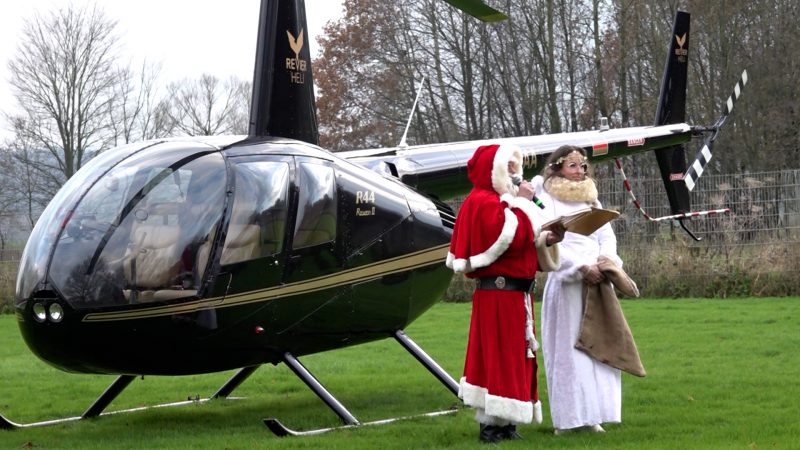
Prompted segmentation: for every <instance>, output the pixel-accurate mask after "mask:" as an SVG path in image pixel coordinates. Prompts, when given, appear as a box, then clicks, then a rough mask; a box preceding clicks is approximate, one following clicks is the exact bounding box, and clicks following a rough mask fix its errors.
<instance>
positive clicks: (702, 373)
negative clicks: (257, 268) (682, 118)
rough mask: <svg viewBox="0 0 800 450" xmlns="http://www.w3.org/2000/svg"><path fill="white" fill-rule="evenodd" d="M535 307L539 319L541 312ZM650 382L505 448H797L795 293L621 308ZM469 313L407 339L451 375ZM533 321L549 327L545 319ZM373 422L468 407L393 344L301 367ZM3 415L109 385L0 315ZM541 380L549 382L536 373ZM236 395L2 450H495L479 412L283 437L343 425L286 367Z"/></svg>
mask: <svg viewBox="0 0 800 450" xmlns="http://www.w3.org/2000/svg"><path fill="white" fill-rule="evenodd" d="M538 306H539V305H537V312H538ZM623 308H624V310H625V312H626V315H627V317H628V321H629V323H630V325H631V328H632V330H633V333H634V336H635V338H636V342H637V345H638V347H639V351H640V353H641V356H642V360H643V362H644V364H645V368H646V369H647V372H648V376H647V377H646V378H636V377H632V376H627V375H625V376H624V377H623V423H622V424H620V425H609V426H607V427H606V429H607V431H608V432H607V433H605V434H602V435H593V434H585V433H577V434H569V435H565V436H558V437H556V436H553V434H552V431H553V430H552V425H551V424H550V421H549V417H548V416H549V414H548V412H547V406H548V405H547V397H546V391H545V392H542V394H543V403H544V406H545V423H544V424H542V425H539V426H535V425H525V426H522V427H520V431H521V433H522V434H523V435H524V437H525V439H524V440H523V441H518V442H504V443H502V444H501V445H502V446H503V447H505V448H527V449H530V448H569V449H574V448H603V449H622V448H628V449H658V448H664V449H685V448H690V449H712V448H720V449H730V448H741V449H757V448H761V449H764V448H769V449H773V448H778V449H789V448H798V446H800V420H798V418H800V356H799V355H798V348H800V298H796V297H795V298H780V299H743V300H639V301H624V302H623ZM469 313H470V305H468V304H439V305H437V306H435V307H434V308H433V309H432V310H431V311H429V312H428V313H426V314H425V315H423V317H422V318H420V319H419V320H418V321H417V322H415V323H414V324H413V325H412V326H411V327H409V329H408V330H407V332H408V335H409V336H410V337H411V338H412V339H414V340H415V341H416V342H417V343H418V344H419V345H420V346H421V347H422V348H424V349H425V350H426V351H427V352H428V353H429V354H430V355H431V356H433V357H434V358H435V359H436V360H437V361H438V362H439V364H441V365H442V367H444V368H445V369H446V370H447V371H448V372H449V373H450V374H451V375H453V377H454V378H456V379H457V378H458V377H459V376H460V373H461V365H462V363H463V357H464V348H465V344H466V336H467V327H468V321H469ZM537 325H538V324H537ZM302 362H303V363H304V364H305V365H306V367H307V368H308V369H309V370H310V371H311V372H312V373H314V374H315V375H316V377H317V378H318V379H319V380H320V382H322V383H323V384H324V385H325V386H326V387H327V388H328V389H329V390H330V391H331V392H332V393H333V394H334V395H335V396H336V397H337V398H338V399H339V400H340V401H341V402H342V403H343V404H344V405H345V406H346V407H347V408H348V409H349V410H350V412H352V413H353V414H354V415H355V416H356V417H357V418H358V419H359V420H361V421H362V422H366V421H373V420H379V419H384V418H389V417H395V416H409V415H414V414H419V413H424V412H431V411H437V410H443V409H447V408H449V407H451V406H453V405H457V404H458V401H457V399H456V398H455V397H454V396H453V395H452V394H450V392H449V391H448V390H447V389H445V388H444V386H442V385H441V384H440V383H439V382H438V381H436V379H435V378H434V377H433V376H431V375H430V374H429V373H428V372H427V371H426V370H425V369H424V368H423V367H422V366H421V365H420V364H418V363H417V362H416V360H415V359H414V358H413V357H411V356H410V355H409V354H407V353H406V352H405V351H404V350H403V349H402V348H401V347H400V346H399V344H397V343H396V342H395V341H394V340H393V339H386V340H384V341H381V342H376V343H371V344H367V345H362V346H358V347H353V348H348V349H343V350H336V351H332V352H327V353H324V354H320V355H313V356H308V357H304V358H302ZM231 373H232V372H226V373H219V374H211V375H198V376H186V377H146V378H145V379H143V380H142V379H136V380H134V382H133V383H132V384H131V385H130V387H128V389H127V390H126V391H125V392H123V393H122V395H120V397H119V398H117V399H116V400H115V401H114V402H113V403H112V404H111V406H110V407H109V408H108V410H109V411H113V410H118V409H124V408H131V407H136V406H142V405H150V404H156V403H165V402H173V401H180V400H185V399H186V398H187V397H189V396H192V397H194V396H195V395H199V396H201V397H205V396H208V395H209V394H211V393H213V392H214V391H215V390H216V389H217V388H218V387H219V385H220V384H222V383H223V382H224V381H225V380H226V379H227V378H228V377H229V376H230V375H231ZM0 376H2V384H0V413H1V414H3V415H5V416H6V417H7V418H9V419H11V420H13V421H16V422H32V421H42V420H47V419H52V418H58V417H67V416H78V415H80V414H81V413H82V412H83V411H84V410H85V409H86V408H87V407H88V405H89V404H90V403H91V402H92V401H94V399H95V398H96V397H97V396H98V395H99V394H100V393H101V392H102V391H103V389H105V388H106V386H107V385H108V384H109V383H111V381H113V379H114V377H111V376H95V375H75V374H66V373H63V372H60V371H58V370H56V369H52V368H50V367H49V366H47V365H46V364H44V363H43V362H41V361H39V360H38V359H37V358H36V357H35V356H33V355H32V354H31V353H30V351H28V349H27V348H26V347H25V345H24V343H23V342H22V339H21V337H20V335H19V331H18V328H17V324H16V322H15V318H14V316H11V315H4V316H0ZM539 378H540V381H541V383H542V385H544V373H543V372H542V373H540V377H539ZM233 395H235V396H242V397H245V398H244V399H241V400H224V401H216V402H209V403H202V404H194V405H188V406H182V407H176V408H163V409H158V410H148V411H141V412H134V413H129V414H123V415H115V416H105V417H100V418H98V419H92V420H85V421H78V422H70V423H66V424H60V425H54V426H50V427H41V428H27V429H21V430H14V431H0V448H2V449H5V448H28V447H32V448H81V449H91V448H96V449H100V448H102V449H108V448H213V449H248V448H314V449H316V448H341V449H350V448H369V449H377V448H379V449H388V448H459V449H460V448H486V446H482V445H480V444H478V442H477V425H476V424H475V422H474V420H473V413H472V411H471V410H469V409H464V408H462V409H460V410H459V411H458V412H457V413H455V414H452V415H447V416H440V417H432V418H419V419H412V420H407V421H401V422H395V423H393V424H389V425H381V426H370V427H362V428H358V429H349V430H340V431H335V432H331V433H326V434H323V435H319V436H311V437H301V438H292V437H288V438H277V437H275V436H274V435H273V434H272V433H271V432H270V431H269V430H268V429H267V428H266V427H265V426H264V425H263V424H262V422H261V419H262V418H265V417H277V418H279V419H281V421H283V423H284V424H286V425H287V426H289V427H292V428H296V429H309V428H321V427H330V426H335V425H337V424H338V422H339V421H338V419H337V417H336V416H335V415H334V413H333V412H331V411H330V410H329V409H328V408H327V407H325V406H324V405H323V403H322V402H321V401H320V400H319V399H317V397H316V396H315V395H314V394H313V393H311V392H310V391H309V390H308V389H307V388H306V387H305V385H304V384H303V383H302V382H300V381H299V380H298V379H297V378H296V377H295V376H294V375H293V374H292V372H291V371H290V370H289V369H288V368H287V367H285V366H283V365H279V366H264V367H262V368H260V369H259V370H258V371H256V373H255V374H254V375H253V376H252V377H250V379H248V380H247V381H246V382H245V383H244V384H243V385H242V386H241V387H240V388H239V389H238V390H236V391H235V392H234V394H233Z"/></svg>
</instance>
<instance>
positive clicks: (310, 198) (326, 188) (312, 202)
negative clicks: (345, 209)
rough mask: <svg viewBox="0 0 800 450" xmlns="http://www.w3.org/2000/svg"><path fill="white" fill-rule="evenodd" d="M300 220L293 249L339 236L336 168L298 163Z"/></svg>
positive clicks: (295, 232)
mask: <svg viewBox="0 0 800 450" xmlns="http://www.w3.org/2000/svg"><path fill="white" fill-rule="evenodd" d="M297 183H298V186H299V191H300V196H299V198H298V201H297V221H296V223H295V228H294V241H293V247H294V248H303V247H308V246H311V245H318V244H324V243H326V242H330V241H332V240H334V239H335V238H336V184H335V182H334V176H333V168H332V167H329V166H324V165H321V164H312V163H306V162H301V163H300V164H298V182H297Z"/></svg>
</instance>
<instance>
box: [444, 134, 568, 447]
mask: <svg viewBox="0 0 800 450" xmlns="http://www.w3.org/2000/svg"><path fill="white" fill-rule="evenodd" d="M467 174H468V176H469V179H470V181H471V182H472V185H473V188H472V191H471V192H470V193H469V195H468V196H467V198H466V199H465V200H464V203H463V204H462V206H461V209H460V210H459V212H458V217H457V218H456V223H455V228H454V230H453V238H452V241H451V243H450V252H449V253H448V255H447V266H448V267H450V268H452V269H453V270H454V271H455V272H459V273H464V274H465V275H466V276H467V277H469V278H474V279H476V282H477V284H476V289H475V292H474V294H473V297H472V319H471V322H470V330H469V342H468V343H467V356H466V361H465V362H464V376H463V377H462V378H461V382H460V386H459V394H458V395H459V397H460V398H461V399H462V400H463V401H464V404H465V405H467V406H471V407H474V408H475V409H476V410H477V411H476V420H477V421H478V422H479V423H480V434H479V439H480V440H481V441H482V442H498V441H500V440H503V439H519V438H520V435H519V434H518V433H517V431H516V425H517V424H521V423H531V421H533V420H536V422H537V423H541V420H542V413H541V410H542V409H541V403H540V402H539V395H538V389H537V380H536V371H537V364H536V355H535V351H536V350H537V348H538V344H537V342H536V338H535V336H534V326H533V309H532V305H531V298H530V295H529V291H530V289H531V286H532V284H533V281H534V276H535V274H536V271H537V270H541V271H549V270H554V269H557V268H558V264H559V258H558V246H557V245H554V244H556V243H557V242H559V241H561V239H563V237H564V231H563V229H558V230H541V229H540V227H541V225H542V224H543V223H544V222H545V220H543V219H544V216H543V215H541V214H540V211H539V210H538V208H536V206H534V204H533V202H532V201H531V198H532V197H533V188H532V187H531V185H530V184H529V183H527V182H524V181H523V182H521V183H515V182H514V178H515V177H516V178H517V179H518V180H521V179H522V152H521V151H520V149H519V148H518V147H516V146H512V145H486V146H482V147H479V148H478V149H477V150H476V151H475V154H474V155H473V156H472V158H471V159H470V160H469V162H468V163H467Z"/></svg>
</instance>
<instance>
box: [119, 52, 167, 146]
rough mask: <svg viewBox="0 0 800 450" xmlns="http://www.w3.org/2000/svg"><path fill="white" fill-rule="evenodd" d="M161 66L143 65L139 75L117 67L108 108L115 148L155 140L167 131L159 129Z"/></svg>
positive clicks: (125, 67)
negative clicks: (158, 97) (112, 93)
mask: <svg viewBox="0 0 800 450" xmlns="http://www.w3.org/2000/svg"><path fill="white" fill-rule="evenodd" d="M160 71H161V64H150V63H148V62H146V61H145V62H143V63H142V67H141V69H140V71H139V72H138V73H134V72H133V70H131V68H130V66H122V67H119V68H117V71H116V73H117V75H116V77H117V83H116V84H115V85H114V95H113V96H112V98H111V103H110V107H109V128H110V131H111V138H112V139H113V145H115V146H116V145H121V144H127V143H130V142H134V141H137V140H142V139H152V138H155V137H158V136H159V135H161V133H163V132H164V130H160V129H159V128H158V126H157V125H158V122H157V120H156V114H157V109H158V105H159V102H158V101H157V98H156V96H157V94H158V85H157V81H158V75H159V72H160Z"/></svg>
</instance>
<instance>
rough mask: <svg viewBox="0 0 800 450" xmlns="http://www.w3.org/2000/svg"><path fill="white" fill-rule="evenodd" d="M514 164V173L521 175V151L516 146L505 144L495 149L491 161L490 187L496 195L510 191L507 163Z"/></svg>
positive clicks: (509, 175) (510, 184)
mask: <svg viewBox="0 0 800 450" xmlns="http://www.w3.org/2000/svg"><path fill="white" fill-rule="evenodd" d="M512 160H513V161H514V162H516V167H517V168H518V170H517V171H515V173H516V174H517V175H520V176H521V175H522V150H520V148H519V147H517V146H516V145H510V144H505V145H501V146H499V147H497V152H496V153H495V154H494V159H493V160H492V187H493V188H494V190H495V192H497V193H498V194H501V195H502V194H505V193H507V192H511V191H512V186H513V184H512V183H511V174H510V173H508V162H509V161H512Z"/></svg>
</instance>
